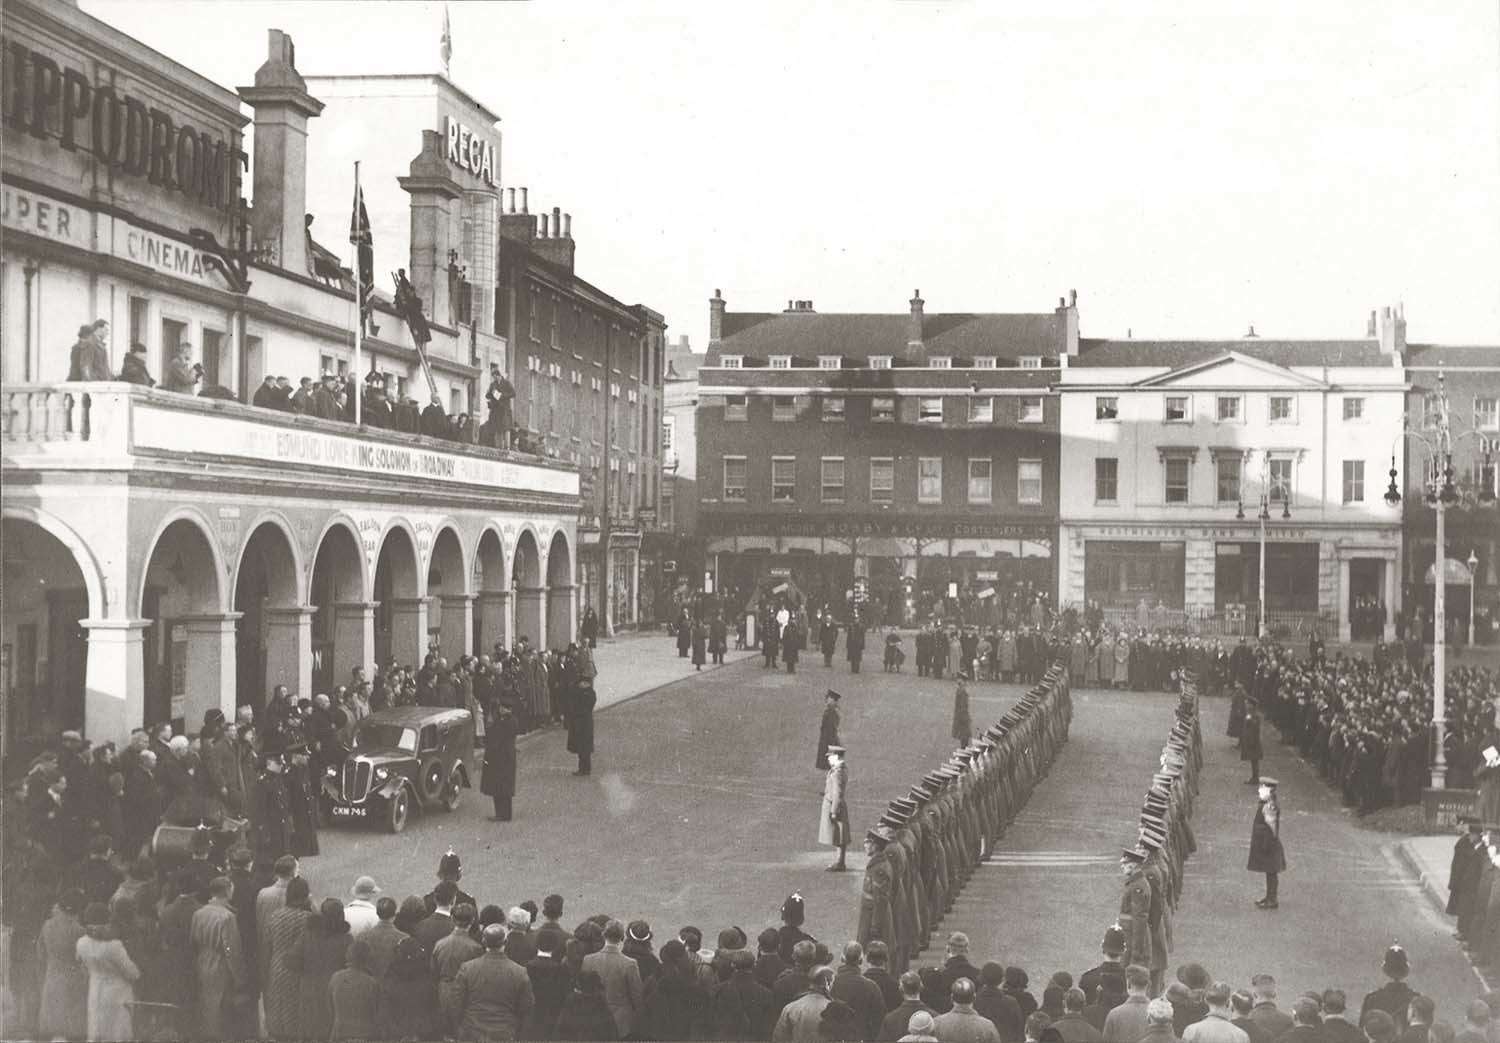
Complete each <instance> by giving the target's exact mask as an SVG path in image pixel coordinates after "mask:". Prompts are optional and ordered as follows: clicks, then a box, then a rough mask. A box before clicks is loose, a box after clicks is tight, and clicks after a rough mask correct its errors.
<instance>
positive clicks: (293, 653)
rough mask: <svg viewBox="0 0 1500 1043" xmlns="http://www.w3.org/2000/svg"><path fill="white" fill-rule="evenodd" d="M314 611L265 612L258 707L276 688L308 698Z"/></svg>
mask: <svg viewBox="0 0 1500 1043" xmlns="http://www.w3.org/2000/svg"><path fill="white" fill-rule="evenodd" d="M314 611H315V610H314V609H313V607H312V606H311V605H292V606H289V607H284V608H267V609H266V690H265V691H264V692H261V693H259V698H260V699H261V700H262V705H264V700H266V699H269V698H270V696H271V692H272V691H274V690H275V688H276V686H277V685H279V684H284V685H286V687H287V691H289V692H294V693H296V694H297V696H298V697H302V696H306V697H308V698H311V697H312V694H313V690H312V660H313V648H312V619H313V612H314ZM335 647H337V646H335ZM336 665H337V664H335V666H336ZM334 676H335V677H336V676H338V674H337V672H335V674H334Z"/></svg>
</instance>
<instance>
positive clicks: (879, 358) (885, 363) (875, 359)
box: [870, 355, 891, 369]
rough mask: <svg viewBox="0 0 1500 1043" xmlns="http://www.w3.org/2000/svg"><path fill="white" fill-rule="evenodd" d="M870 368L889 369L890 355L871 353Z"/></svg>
mask: <svg viewBox="0 0 1500 1043" xmlns="http://www.w3.org/2000/svg"><path fill="white" fill-rule="evenodd" d="M870 368H871V369H890V368H891V357H890V356H889V355H871V356H870Z"/></svg>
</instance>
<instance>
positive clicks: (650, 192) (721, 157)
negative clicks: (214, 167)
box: [80, 0, 1500, 351]
mask: <svg viewBox="0 0 1500 1043" xmlns="http://www.w3.org/2000/svg"><path fill="white" fill-rule="evenodd" d="M80 6H82V7H83V8H84V9H85V10H87V11H89V12H90V13H92V14H94V15H96V16H98V17H100V18H102V19H104V20H105V21H107V22H109V23H111V24H112V25H114V26H116V27H117V28H119V29H121V30H123V31H125V32H127V33H129V34H130V35H132V36H134V37H136V38H138V39H140V40H141V41H143V42H144V43H146V44H148V45H149V46H152V47H154V48H156V49H157V50H159V51H161V52H162V53H163V54H165V55H167V56H168V57H171V58H173V59H175V60H177V61H180V62H182V63H183V64H185V65H188V66H190V67H191V68H193V69H194V70H196V71H197V72H199V73H200V74H202V75H204V76H207V77H208V78H209V79H212V80H214V81H216V82H218V83H220V84H223V85H225V86H227V87H231V88H232V87H235V86H239V85H243V84H247V83H250V82H251V80H252V78H253V75H254V71H255V69H256V68H257V67H258V66H259V65H260V63H261V62H262V61H263V60H264V58H265V48H266V30H267V29H269V28H279V29H282V30H285V31H286V32H288V33H290V34H291V35H292V36H293V38H294V40H295V42H296V46H297V64H298V68H299V69H300V70H301V71H302V72H303V73H304V74H305V75H314V74H350V73H359V72H366V73H370V72H381V73H385V72H391V73H412V72H434V71H437V70H438V69H439V67H440V57H439V40H440V36H441V27H442V19H443V5H442V4H439V3H426V2H416V0H413V2H394V0H393V2H376V0H365V2H358V3H348V2H340V0H316V2H314V0H301V2H284V0H265V2H257V0H237V2H232V3H231V2H225V0H170V2H137V0H81V3H80ZM448 11H449V15H450V19H451V23H452V30H453V47H454V50H453V58H452V76H453V79H454V81H455V82H456V83H457V84H458V85H459V86H460V87H462V88H463V89H464V90H466V91H468V92H469V93H470V94H472V95H473V96H474V97H475V98H477V99H478V100H479V101H481V102H482V103H484V104H485V105H487V106H488V107H489V108H491V109H493V110H494V111H495V112H497V113H499V114H500V116H501V124H500V130H501V134H502V136H503V145H502V155H501V171H500V180H501V182H502V184H503V185H506V186H521V185H525V186H528V187H529V188H530V199H531V205H532V212H533V213H535V212H538V211H539V210H540V209H541V208H542V207H546V208H547V209H549V210H550V209H551V207H552V206H561V207H562V209H563V210H565V211H568V212H570V213H572V215H573V235H574V239H575V240H576V242H577V271H578V273H579V275H581V276H582V277H583V278H585V279H587V280H588V281H590V282H592V283H593V284H594V285H596V286H599V287H600V288H602V289H604V290H606V291H607V292H609V293H610V294H612V295H613V296H615V297H616V298H618V299H620V300H622V301H625V302H626V303H637V302H639V303H643V304H647V305H649V306H651V307H653V308H655V309H656V310H657V311H660V312H662V313H663V314H665V315H666V317H667V322H668V324H669V325H668V336H669V337H670V338H671V339H673V340H676V339H677V337H679V336H681V335H683V334H686V335H688V336H689V337H690V339H691V341H692V344H693V345H694V347H695V348H697V349H698V350H700V351H701V350H703V348H704V347H705V345H706V341H707V332H708V303H707V302H708V298H709V297H710V296H712V294H713V292H714V290H715V288H718V289H721V290H722V291H723V294H724V297H725V298H726V300H727V301H728V308H729V310H730V311H777V310H780V309H781V308H784V307H786V302H787V301H788V300H790V299H794V298H795V299H811V300H812V301H813V303H814V307H815V308H816V309H817V310H818V311H820V312H890V313H895V312H904V311H905V310H906V308H907V303H906V302H907V300H908V298H909V297H910V296H911V293H912V290H913V289H920V290H921V292H922V296H923V297H924V298H925V300H926V302H927V304H926V309H927V312H928V313H929V314H937V313H943V312H962V311H992V312H1040V311H1049V310H1051V309H1052V308H1053V307H1054V306H1055V304H1056V302H1057V299H1058V298H1059V297H1060V296H1063V295H1065V294H1066V293H1067V292H1068V291H1069V290H1071V289H1076V290H1077V291H1078V296H1079V310H1080V323H1081V327H1082V332H1083V335H1084V336H1085V337H1111V336H1117V337H1123V336H1125V335H1126V334H1127V331H1129V332H1130V334H1131V335H1132V336H1134V337H1136V338H1137V339H1140V338H1148V337H1153V338H1176V337H1237V336H1240V335H1241V334H1243V333H1245V331H1246V329H1247V327H1248V326H1250V325H1251V324H1253V325H1254V326H1255V329H1256V331H1257V332H1258V333H1259V334H1260V335H1262V336H1266V337H1277V336H1281V337H1313V338H1317V337H1359V336H1363V334H1364V330H1365V318H1366V316H1367V315H1368V313H1369V312H1370V310H1372V309H1375V308H1378V307H1381V306H1383V305H1395V304H1396V303H1398V302H1400V303H1403V304H1404V306H1405V309H1406V317H1407V320H1408V336H1409V338H1410V339H1411V340H1412V341H1413V342H1419V343H1455V344H1490V345H1500V5H1497V4H1495V3H1494V2H1492V0H1444V2H1443V3H1441V4H1412V3H1410V2H1394V3H1385V2H1380V0H1350V2H1344V0H1319V2H1318V3H1315V4H1306V3H1294V2H1287V3H1282V2H1277V0H1261V2H1256V3H1243V4H1241V3H1207V2H1199V3H1188V2H1184V3H1176V2H1158V0H1141V2H1136V3H1128V4H1127V3H1117V4H1114V3H1103V2H1094V3H1086V2H1068V0H1049V2H1045V3H1025V2H1019V0H1018V2H1015V3H979V2H921V0H907V2H896V3H845V2H829V3H818V4H809V3H805V2H803V3H795V2H791V3H789V2H780V0H772V2H764V3H754V4H751V3H737V4H729V3H721V2H696V3H681V4H676V3H636V4H620V3H596V2H591V0H568V2H554V0H536V2H532V3H508V4H499V3H478V2H473V3H463V2H457V3H451V4H449V5H448ZM246 111H247V113H248V111H249V110H248V108H247V109H246ZM312 132H313V133H316V132H317V124H316V121H314V123H313V126H312ZM313 176H316V175H313Z"/></svg>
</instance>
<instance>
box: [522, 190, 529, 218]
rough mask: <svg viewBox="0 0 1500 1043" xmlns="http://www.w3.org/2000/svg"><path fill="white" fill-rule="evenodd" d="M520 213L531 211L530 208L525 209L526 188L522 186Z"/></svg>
mask: <svg viewBox="0 0 1500 1043" xmlns="http://www.w3.org/2000/svg"><path fill="white" fill-rule="evenodd" d="M521 213H523V214H529V213H531V211H530V210H527V209H526V189H525V188H524V187H522V189H521Z"/></svg>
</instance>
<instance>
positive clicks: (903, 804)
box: [891, 797, 917, 815]
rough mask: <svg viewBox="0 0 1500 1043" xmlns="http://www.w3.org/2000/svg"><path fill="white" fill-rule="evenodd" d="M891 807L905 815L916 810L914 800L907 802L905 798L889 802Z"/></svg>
mask: <svg viewBox="0 0 1500 1043" xmlns="http://www.w3.org/2000/svg"><path fill="white" fill-rule="evenodd" d="M891 807H893V808H897V809H899V810H901V811H904V812H905V813H906V814H907V815H910V814H912V813H913V812H914V811H916V810H917V802H916V801H914V800H907V799H906V798H905V797H897V798H896V799H895V800H893V801H891Z"/></svg>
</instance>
